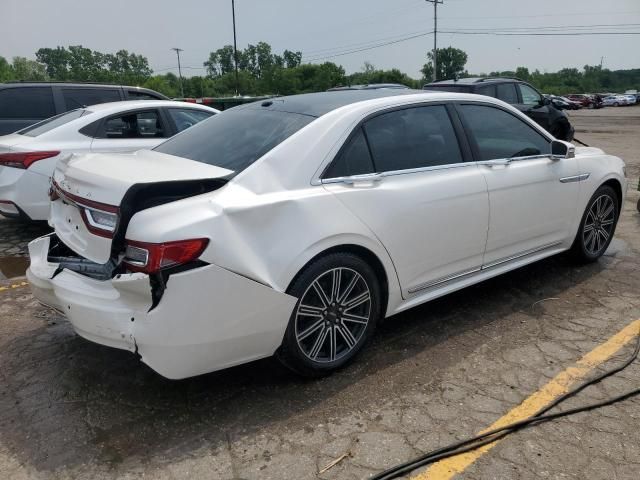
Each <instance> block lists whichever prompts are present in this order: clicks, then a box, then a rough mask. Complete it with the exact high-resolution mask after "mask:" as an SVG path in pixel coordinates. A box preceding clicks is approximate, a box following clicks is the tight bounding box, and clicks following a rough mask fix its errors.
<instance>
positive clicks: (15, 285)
mask: <svg viewBox="0 0 640 480" xmlns="http://www.w3.org/2000/svg"><path fill="white" fill-rule="evenodd" d="M27 285H29V282H20V283H13V284H11V285H0V292H4V291H6V290H13V289H15V288H21V287H26V286H27Z"/></svg>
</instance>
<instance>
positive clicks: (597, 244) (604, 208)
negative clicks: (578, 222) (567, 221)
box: [582, 195, 616, 256]
mask: <svg viewBox="0 0 640 480" xmlns="http://www.w3.org/2000/svg"><path fill="white" fill-rule="evenodd" d="M615 220H616V204H615V202H614V200H613V198H611V197H610V196H609V195H600V196H599V197H597V198H596V199H595V200H594V201H593V203H592V204H591V207H589V211H588V213H587V217H586V218H585V221H584V227H583V228H582V242H583V244H584V248H585V250H586V251H587V252H588V253H589V254H590V255H594V256H597V255H599V254H600V253H601V252H602V250H603V249H604V248H605V247H606V245H607V243H608V241H609V238H610V237H611V235H612V233H613V227H614V224H615Z"/></svg>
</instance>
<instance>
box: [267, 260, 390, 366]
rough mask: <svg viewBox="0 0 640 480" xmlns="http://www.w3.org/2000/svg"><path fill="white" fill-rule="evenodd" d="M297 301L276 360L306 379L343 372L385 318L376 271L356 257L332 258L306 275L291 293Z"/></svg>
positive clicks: (298, 279) (296, 281) (312, 266)
mask: <svg viewBox="0 0 640 480" xmlns="http://www.w3.org/2000/svg"><path fill="white" fill-rule="evenodd" d="M287 293H289V295H293V296H294V297H297V298H298V302H297V303H296V306H295V308H294V310H293V312H292V313H291V318H290V319H289V325H288V326H287V330H286V332H285V335H284V339H283V341H282V345H281V346H280V348H279V349H278V352H277V353H276V356H277V358H278V359H279V360H280V361H281V362H282V363H283V364H284V365H285V366H286V367H288V368H289V369H291V370H293V371H294V372H296V373H297V374H299V375H302V376H305V377H321V376H324V375H328V374H330V373H332V372H333V371H335V370H337V369H339V368H342V367H343V366H345V365H346V364H347V363H349V362H350V361H352V360H353V358H355V356H356V355H357V354H358V353H359V352H360V350H362V348H363V347H364V345H365V344H366V343H367V341H368V340H369V338H371V336H372V335H373V332H374V331H375V327H376V324H377V322H378V320H379V319H380V317H381V315H382V302H381V299H382V295H381V291H380V283H379V281H378V278H377V277H376V274H375V272H374V270H373V269H372V268H371V266H369V264H367V263H366V262H365V261H364V260H363V259H362V258H360V257H358V256H357V255H354V254H351V253H332V254H329V255H326V256H324V257H321V258H319V259H317V260H315V261H313V263H311V264H310V265H308V266H307V267H305V268H304V270H302V272H300V273H299V274H298V276H297V277H296V278H295V279H294V281H293V283H292V284H291V286H290V287H289V290H288V291H287Z"/></svg>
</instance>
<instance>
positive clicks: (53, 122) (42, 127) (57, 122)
mask: <svg viewBox="0 0 640 480" xmlns="http://www.w3.org/2000/svg"><path fill="white" fill-rule="evenodd" d="M91 113H93V112H90V111H89V110H82V109H80V108H79V109H77V110H72V111H70V112H65V113H61V114H60V115H56V116H55V117H51V118H48V119H46V120H43V121H42V122H38V123H36V124H35V125H31V126H29V127H27V128H23V129H22V130H19V131H17V132H16V133H19V134H20V135H26V136H28V137H37V136H38V135H42V134H43V133H47V132H49V131H51V130H53V129H54V128H58V127H60V126H62V125H64V124H66V123H69V122H71V121H72V120H75V119H77V118H80V117H83V116H85V115H89V114H91Z"/></svg>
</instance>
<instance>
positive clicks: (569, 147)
mask: <svg viewBox="0 0 640 480" xmlns="http://www.w3.org/2000/svg"><path fill="white" fill-rule="evenodd" d="M575 156H576V147H574V146H573V144H571V143H569V142H563V141H562V140H553V141H552V142H551V158H553V159H554V160H560V159H563V158H574V157H575Z"/></svg>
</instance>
